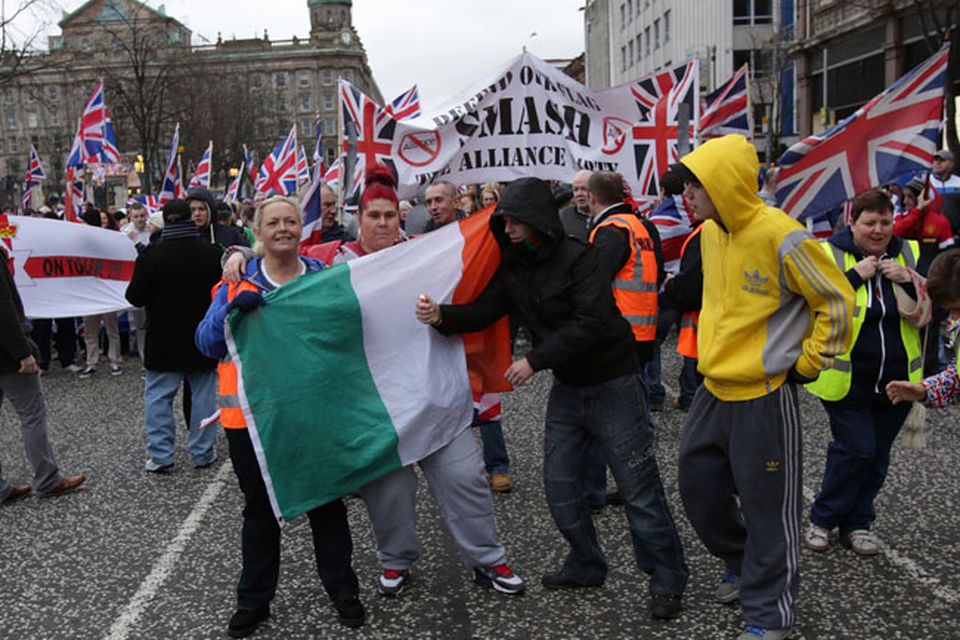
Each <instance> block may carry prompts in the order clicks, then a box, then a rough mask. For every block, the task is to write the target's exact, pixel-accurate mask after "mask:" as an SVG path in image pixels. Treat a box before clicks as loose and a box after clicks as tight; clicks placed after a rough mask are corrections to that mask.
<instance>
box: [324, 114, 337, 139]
mask: <svg viewBox="0 0 960 640" xmlns="http://www.w3.org/2000/svg"><path fill="white" fill-rule="evenodd" d="M323 135H324V136H336V135H337V123H336V121H335V120H334V119H333V118H327V119H326V120H324V121H323Z"/></svg>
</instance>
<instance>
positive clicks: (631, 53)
mask: <svg viewBox="0 0 960 640" xmlns="http://www.w3.org/2000/svg"><path fill="white" fill-rule="evenodd" d="M627 50H628V51H629V52H630V56H629V58H627V59H628V60H630V66H631V67H632V66H633V40H631V41H630V43H629V44H628V45H627Z"/></svg>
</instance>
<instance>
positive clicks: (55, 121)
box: [50, 109, 60, 126]
mask: <svg viewBox="0 0 960 640" xmlns="http://www.w3.org/2000/svg"><path fill="white" fill-rule="evenodd" d="M50 124H52V125H54V126H59V125H60V112H59V111H57V110H56V109H54V110H53V111H50Z"/></svg>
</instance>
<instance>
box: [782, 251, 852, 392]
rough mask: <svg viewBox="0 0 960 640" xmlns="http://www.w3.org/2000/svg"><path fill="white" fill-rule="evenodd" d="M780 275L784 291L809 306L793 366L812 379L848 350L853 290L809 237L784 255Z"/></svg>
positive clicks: (850, 337) (831, 261)
mask: <svg viewBox="0 0 960 640" xmlns="http://www.w3.org/2000/svg"><path fill="white" fill-rule="evenodd" d="M783 275H784V279H785V281H786V283H787V288H789V289H790V290H791V291H793V292H794V293H796V294H798V295H800V296H803V298H804V299H805V300H806V301H807V304H808V305H809V306H810V310H811V314H812V322H813V325H812V327H811V330H810V334H809V336H808V337H807V338H806V339H805V340H804V341H803V352H802V353H801V354H800V357H799V358H798V359H797V363H796V365H794V367H795V369H796V370H797V373H799V374H800V375H801V376H803V377H804V378H809V379H815V378H816V377H817V376H819V375H820V371H822V370H823V369H825V368H827V367H828V366H829V365H830V364H831V362H832V360H833V358H834V357H836V356H838V355H841V354H843V353H846V352H847V351H849V350H850V348H851V344H850V343H851V340H852V337H853V308H854V292H853V287H851V286H850V283H849V282H848V281H847V277H846V276H845V275H844V274H843V272H842V271H840V269H839V268H838V267H837V265H836V264H835V263H834V261H833V259H832V258H831V257H830V256H828V255H827V254H826V253H825V252H824V251H823V250H822V249H821V248H820V247H819V246H818V245H817V241H816V240H814V239H813V238H810V239H808V240H804V241H803V242H801V243H800V244H798V245H797V246H796V247H794V249H793V250H792V251H790V252H789V253H788V254H786V256H784V258H783Z"/></svg>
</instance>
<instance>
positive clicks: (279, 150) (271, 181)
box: [254, 125, 297, 196]
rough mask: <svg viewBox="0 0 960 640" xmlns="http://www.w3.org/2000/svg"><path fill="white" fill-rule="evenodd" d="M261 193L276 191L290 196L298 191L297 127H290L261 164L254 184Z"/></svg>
mask: <svg viewBox="0 0 960 640" xmlns="http://www.w3.org/2000/svg"><path fill="white" fill-rule="evenodd" d="M254 186H255V187H256V189H257V191H259V192H260V193H267V194H269V193H270V192H275V193H279V194H280V195H284V196H289V195H291V194H294V193H296V192H297V127H296V125H294V126H293V127H291V128H290V133H288V134H287V137H286V138H284V139H283V140H281V141H280V144H278V145H277V146H276V148H275V149H274V150H273V153H271V154H270V155H268V156H267V157H266V158H264V160H263V164H262V165H260V173H259V174H258V175H257V181H256V184H255V185H254Z"/></svg>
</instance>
